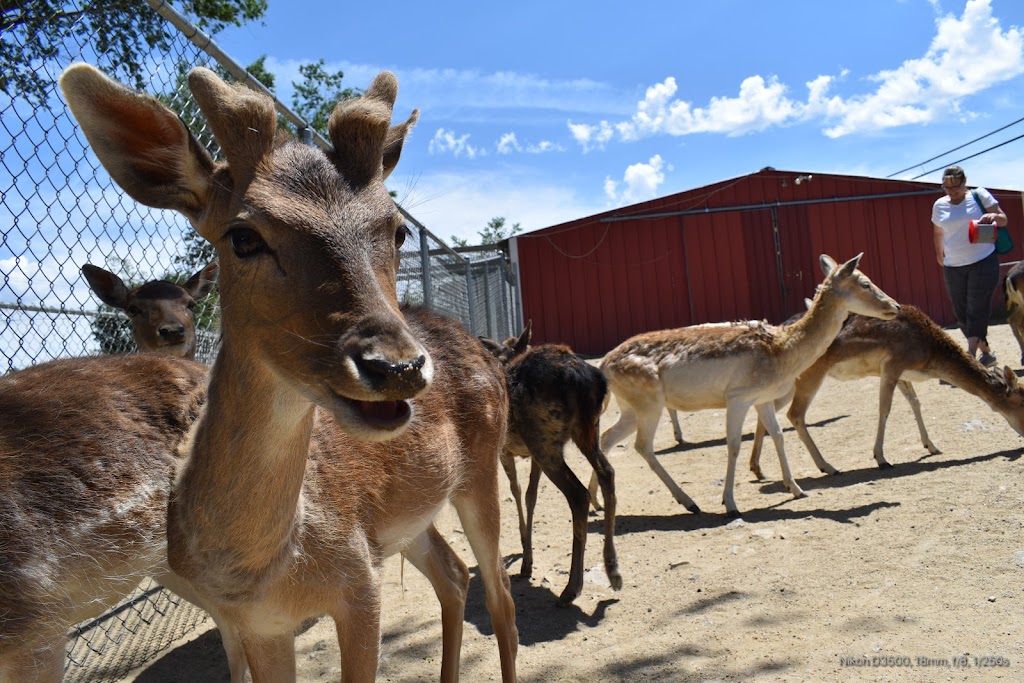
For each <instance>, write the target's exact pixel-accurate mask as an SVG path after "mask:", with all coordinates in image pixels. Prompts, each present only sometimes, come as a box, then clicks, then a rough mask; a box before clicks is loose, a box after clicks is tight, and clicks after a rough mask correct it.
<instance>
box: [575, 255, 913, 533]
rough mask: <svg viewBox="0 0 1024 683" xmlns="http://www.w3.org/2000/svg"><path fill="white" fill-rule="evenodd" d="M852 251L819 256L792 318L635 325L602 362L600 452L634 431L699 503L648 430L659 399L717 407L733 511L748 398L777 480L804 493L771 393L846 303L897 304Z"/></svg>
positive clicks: (830, 334)
mask: <svg viewBox="0 0 1024 683" xmlns="http://www.w3.org/2000/svg"><path fill="white" fill-rule="evenodd" d="M861 256H862V255H857V256H855V257H854V258H852V259H850V260H849V261H847V262H846V263H844V264H843V265H841V266H837V265H836V263H835V261H833V260H832V259H831V258H830V257H828V256H826V255H822V256H821V267H822V270H824V272H825V274H826V277H825V280H824V282H822V284H821V285H819V286H818V290H817V292H816V293H815V296H814V300H813V301H812V303H811V308H810V310H808V311H807V313H806V314H805V315H804V317H803V318H802V319H800V320H799V321H798V322H796V323H794V324H792V325H789V326H783V327H776V326H772V325H767V324H765V323H762V322H753V321H752V322H739V323H726V324H710V325H694V326H691V327H684V328H679V329H674V330H662V331H658V332H647V333H644V334H640V335H637V336H635V337H633V338H631V339H628V340H626V341H625V342H623V343H622V344H620V345H619V346H617V347H615V348H614V349H612V350H611V351H610V352H609V353H608V354H607V355H606V356H605V357H604V360H603V361H602V362H601V369H602V370H603V371H604V373H605V376H607V377H608V384H609V388H610V389H611V391H612V394H613V395H614V396H615V398H616V400H617V401H618V404H619V407H620V409H621V411H622V414H621V416H620V417H619V420H618V422H616V423H615V424H614V425H612V427H611V428H610V429H608V430H607V431H606V432H605V433H604V434H602V436H601V450H603V451H604V452H608V450H609V449H610V448H611V447H613V446H614V445H615V444H616V443H618V442H619V441H621V440H622V439H623V438H625V437H626V436H627V435H628V434H630V433H632V432H634V431H635V432H636V435H637V436H636V444H635V445H636V449H637V451H639V453H640V454H641V455H642V456H643V457H644V459H645V460H646V461H647V464H648V465H649V466H650V468H651V469H653V470H654V471H655V473H656V474H657V475H658V476H659V477H660V478H661V480H662V481H663V482H664V483H665V485H666V486H667V487H668V489H669V491H671V492H672V494H673V496H674V497H675V499H676V501H677V502H679V503H681V504H683V505H685V506H686V508H687V509H688V510H690V511H691V512H695V513H696V512H700V509H699V508H698V507H697V505H696V504H695V503H694V502H693V500H692V499H691V498H690V497H689V496H687V495H686V494H685V493H684V492H683V490H682V489H681V488H680V487H679V485H678V484H676V482H675V481H674V480H673V479H672V478H671V477H670V476H669V474H668V473H667V472H666V471H665V469H664V468H663V467H662V466H661V464H660V463H659V462H658V461H657V459H656V458H655V456H654V448H653V443H654V431H655V429H656V428H657V425H658V418H659V417H660V416H661V412H662V410H663V409H664V408H665V407H666V406H667V407H669V408H671V409H673V410H686V411H694V410H705V409H708V408H725V415H726V417H725V423H726V447H727V451H728V465H727V469H726V477H725V492H724V495H723V503H724V504H725V508H726V511H727V512H728V514H729V515H730V516H738V515H739V510H738V509H737V508H736V502H735V500H734V498H733V487H734V483H735V478H736V459H737V457H738V455H739V449H740V440H741V437H742V428H743V420H744V418H745V417H746V414H747V411H748V410H749V409H750V407H751V406H753V407H754V408H755V409H756V410H757V414H758V417H759V418H760V419H761V421H762V422H764V424H765V426H766V427H767V429H768V433H769V434H771V435H772V440H773V442H774V443H775V449H776V451H777V452H778V456H779V465H780V466H781V468H782V477H783V481H784V482H785V484H786V487H787V488H788V489H789V491H790V493H792V494H793V496H794V497H796V498H800V497H803V496H804V495H805V494H804V492H803V490H801V488H800V486H799V485H798V484H797V483H796V480H795V479H793V475H792V473H791V472H790V470H789V464H788V462H787V460H786V455H785V450H784V448H783V442H782V430H781V429H780V428H779V423H778V421H777V420H776V419H775V401H776V400H778V399H780V398H783V397H785V396H786V395H788V394H789V393H790V392H791V391H792V390H793V384H794V382H795V381H796V378H797V377H798V376H799V375H800V374H801V373H802V372H804V371H805V370H806V369H807V368H808V367H810V366H811V365H812V364H813V363H814V361H815V360H817V358H818V357H819V356H821V355H822V354H823V353H825V350H826V349H827V348H828V346H829V344H830V343H831V342H832V340H833V339H834V338H835V336H836V334H838V333H839V330H840V328H841V327H842V325H843V321H844V320H845V319H846V317H847V315H849V313H850V312H854V313H861V314H863V315H870V316H874V317H879V318H892V317H894V316H895V315H896V313H897V311H898V310H899V304H897V303H896V302H895V301H893V300H892V299H891V298H889V297H888V296H887V295H886V294H885V293H884V292H882V291H881V290H880V289H878V287H876V286H875V285H874V284H873V283H872V282H871V281H870V280H869V279H868V278H867V276H865V275H864V274H863V273H861V272H860V271H859V270H857V264H858V263H859V262H860V258H861ZM591 481H592V483H593V479H592V480H591Z"/></svg>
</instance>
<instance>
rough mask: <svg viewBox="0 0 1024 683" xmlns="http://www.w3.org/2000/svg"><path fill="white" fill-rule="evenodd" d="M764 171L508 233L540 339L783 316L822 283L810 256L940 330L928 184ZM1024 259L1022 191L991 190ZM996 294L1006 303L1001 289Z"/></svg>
mask: <svg viewBox="0 0 1024 683" xmlns="http://www.w3.org/2000/svg"><path fill="white" fill-rule="evenodd" d="M803 175H806V174H803V173H797V172H792V171H778V170H774V169H765V170H763V171H759V172H758V173H754V174H751V175H748V176H743V177H741V178H736V179H732V180H729V181H725V182H722V183H717V184H715V185H710V186H707V187H703V188H698V189H695V190H690V191H688V192H683V193H680V194H676V195H672V196H670V197H664V198H661V199H657V200H654V201H651V202H646V203H644V204H638V205H634V206H630V207H626V208H624V209H619V210H616V211H614V212H609V213H605V214H599V215H596V216H590V217H587V218H582V219H579V220H577V221H573V222H571V223H565V224H562V225H559V226H554V227H552V228H547V229H544V230H538V231H535V232H531V233H527V234H525V235H520V236H518V237H515V238H513V239H514V240H515V252H516V254H517V261H518V267H519V277H520V287H521V292H522V299H523V316H524V319H532V320H533V339H534V342H535V343H543V342H561V343H566V344H569V345H570V346H572V347H573V348H574V349H575V350H576V351H578V352H579V353H583V354H593V355H599V354H603V353H605V352H606V351H608V350H609V349H611V348H612V347H614V346H615V345H617V344H618V343H619V342H621V341H623V340H624V339H626V338H627V337H630V336H632V335H634V334H637V333H639V332H643V331H645V330H654V329H664V328H670V327H681V326H684V325H691V324H696V323H702V322H716V321H725V320H742V319H766V320H769V321H771V322H781V321H782V320H784V319H786V318H787V317H789V316H790V315H792V314H793V313H796V312H798V311H800V310H803V308H804V303H803V301H804V298H805V297H811V296H812V295H813V294H814V288H815V287H816V286H817V284H818V283H819V282H820V281H821V279H822V273H821V270H820V268H819V266H818V257H819V255H820V254H822V253H826V254H829V255H831V256H833V257H834V258H836V259H837V260H845V259H848V258H850V257H851V256H853V255H855V254H857V253H859V252H864V259H863V260H862V261H861V269H862V270H863V271H864V272H865V273H867V274H868V275H869V276H870V277H871V279H872V280H873V281H874V282H875V283H876V284H878V285H879V286H880V287H881V288H882V289H883V290H885V291H886V292H887V293H888V294H890V295H891V296H893V297H894V298H896V299H897V300H898V301H901V302H904V303H912V304H914V305H916V306H919V307H920V308H921V309H923V310H924V311H925V312H926V313H928V314H929V315H930V316H932V317H933V318H935V319H936V320H937V321H938V322H939V323H940V324H943V325H948V324H951V323H952V322H953V321H954V318H953V312H952V308H951V306H950V304H949V301H948V299H947V297H946V292H945V288H944V285H943V282H942V272H941V269H940V268H939V266H938V264H936V262H935V252H934V247H933V244H932V230H931V222H930V217H931V206H932V203H933V202H934V201H935V199H937V198H938V197H939V196H941V189H940V188H939V186H938V185H936V184H927V183H916V182H906V181H894V180H882V179H877V178H864V177H856V176H835V175H818V174H815V175H814V176H813V179H811V180H810V181H804V182H802V183H801V184H797V183H796V182H795V180H796V178H797V177H798V176H803ZM989 189H990V190H991V191H992V192H993V194H994V195H995V196H996V198H997V199H998V200H999V202H1000V205H1001V206H1002V207H1003V210H1004V211H1005V212H1006V213H1007V215H1008V217H1009V219H1010V226H1011V232H1012V233H1013V234H1014V238H1015V242H1016V246H1015V248H1014V251H1013V252H1011V253H1010V254H1006V255H1004V256H1002V257H1001V261H1003V262H1004V263H1006V262H1013V261H1016V260H1018V259H1020V258H1021V257H1022V254H1024V230H1022V229H1021V228H1022V226H1024V204H1022V196H1021V193H1019V192H1016V191H1010V190H992V188H989ZM995 300H996V301H997V302H998V303H1001V301H1002V293H1001V291H997V292H996V296H995Z"/></svg>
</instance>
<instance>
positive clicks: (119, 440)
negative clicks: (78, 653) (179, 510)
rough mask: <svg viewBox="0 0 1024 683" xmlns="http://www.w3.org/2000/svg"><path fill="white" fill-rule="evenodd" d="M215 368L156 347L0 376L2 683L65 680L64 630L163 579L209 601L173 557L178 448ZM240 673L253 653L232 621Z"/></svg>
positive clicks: (233, 663) (232, 654)
mask: <svg viewBox="0 0 1024 683" xmlns="http://www.w3.org/2000/svg"><path fill="white" fill-rule="evenodd" d="M206 379H207V371H206V367H205V366H202V365H199V364H197V363H193V362H191V361H186V360H182V359H180V358H172V357H168V356H161V355H156V354H132V355H127V356H103V357H91V358H79V359H66V360H59V361H53V362H50V363H43V364H40V365H37V366H34V367H31V368H28V369H25V370H21V371H19V372H15V373H11V374H9V375H6V376H4V377H0V606H2V607H0V681H4V682H5V683H25V682H28V681H39V682H43V681H47V682H50V683H53V682H56V681H60V680H61V678H62V677H63V674H64V662H65V654H64V648H65V642H66V634H67V633H68V631H69V630H70V629H71V627H72V626H74V625H75V624H77V623H80V622H82V621H85V620H87V619H92V618H95V617H97V616H99V615H100V614H102V613H103V612H105V611H106V610H108V609H109V608H111V607H113V606H114V605H116V604H117V603H118V602H119V601H120V600H121V599H122V598H123V597H124V596H125V595H127V594H128V593H129V592H131V590H132V589H134V588H135V587H136V586H137V585H138V584H139V582H140V581H142V580H143V579H145V578H146V577H152V578H154V579H155V580H156V581H158V582H159V583H161V584H162V585H164V586H166V587H168V588H171V589H172V590H174V591H175V592H176V593H178V594H179V595H182V596H183V597H185V598H187V599H189V600H191V601H192V602H195V603H197V604H199V605H201V606H203V607H206V608H207V609H209V610H210V611H211V613H212V614H213V616H214V619H215V620H216V621H217V622H218V624H219V625H221V626H224V624H223V623H222V621H221V620H220V619H219V617H218V615H217V613H216V610H215V608H213V607H212V606H210V605H208V604H207V603H204V602H203V601H202V600H201V599H200V598H199V597H198V596H197V595H196V594H195V593H193V592H192V590H191V588H190V587H189V586H188V584H187V583H185V582H183V581H182V580H181V579H180V578H179V577H176V576H174V575H173V574H172V573H171V572H170V569H169V568H168V564H167V538H166V519H167V499H168V496H169V493H170V489H171V481H172V477H173V471H174V468H175V466H176V465H177V464H179V460H178V455H177V452H176V449H177V446H178V444H179V442H180V441H181V439H182V436H183V435H184V434H185V433H186V432H187V431H188V429H189V428H190V427H191V426H192V424H193V423H194V422H195V420H196V418H197V416H198V414H199V412H200V410H201V408H202V405H203V403H204V401H205V400H206ZM223 640H224V646H225V649H226V650H227V651H228V661H229V665H230V667H231V673H232V680H233V681H235V682H236V683H240V682H241V681H242V680H243V679H244V674H245V657H244V655H243V653H242V651H241V649H240V648H239V647H238V646H237V639H236V638H234V637H233V635H232V632H231V631H230V630H229V629H226V628H225V629H223Z"/></svg>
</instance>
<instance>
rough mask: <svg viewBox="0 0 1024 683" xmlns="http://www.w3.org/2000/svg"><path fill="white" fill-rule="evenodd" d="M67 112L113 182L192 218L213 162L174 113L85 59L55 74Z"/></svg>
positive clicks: (149, 202)
mask: <svg viewBox="0 0 1024 683" xmlns="http://www.w3.org/2000/svg"><path fill="white" fill-rule="evenodd" d="M60 87H61V90H62V91H63V93H64V99H65V100H67V103H68V106H69V107H70V108H71V113H73V114H74V115H75V118H76V119H77V120H78V124H79V125H80V126H81V128H82V132H83V133H85V137H86V139H87V140H88V141H89V145H90V146H91V147H92V149H93V151H94V152H95V153H96V156H97V157H99V160H100V162H101V163H102V164H103V167H104V168H106V169H107V172H108V173H110V176H111V177H112V178H113V179H114V181H115V182H116V183H117V184H118V185H120V186H121V188H122V189H123V190H124V191H125V192H127V193H128V194H129V195H130V196H131V197H132V198H133V199H135V200H136V201H138V202H140V203H142V204H145V205H146V206H152V207H154V208H158V209H175V210H176V211H180V212H181V213H182V214H184V215H185V216H186V217H187V218H189V219H190V220H191V221H192V222H193V223H194V222H195V221H196V219H197V218H198V216H199V214H200V212H201V211H202V209H203V207H204V206H205V205H206V202H207V198H208V196H209V193H210V189H211V176H212V174H213V170H214V162H213V159H212V158H211V157H210V155H209V153H207V151H206V150H205V149H203V148H202V146H200V145H199V143H197V142H196V141H195V139H194V138H193V137H192V134H191V133H190V132H189V130H188V128H186V127H185V124H184V123H182V122H181V121H180V120H179V119H178V117H177V116H176V115H175V114H174V113H173V112H172V111H171V110H170V109H168V108H167V107H165V106H164V105H163V104H162V103H161V102H160V101H158V100H157V99H156V98H154V97H150V96H148V95H143V94H140V93H137V92H135V91H133V90H129V89H128V88H126V87H124V86H123V85H121V84H120V83H117V82H115V81H113V80H111V79H110V78H108V77H107V76H105V75H104V74H103V73H101V72H100V71H99V70H97V69H95V68H94V67H91V66H89V65H88V64H73V65H72V66H69V67H68V68H67V69H65V70H64V73H63V74H62V75H61V77H60Z"/></svg>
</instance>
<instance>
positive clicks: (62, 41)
mask: <svg viewBox="0 0 1024 683" xmlns="http://www.w3.org/2000/svg"><path fill="white" fill-rule="evenodd" d="M177 9H178V10H179V11H181V12H182V13H184V14H185V15H187V16H188V17H189V18H190V19H191V20H192V21H193V22H194V23H195V24H196V25H197V26H198V27H199V28H201V29H202V30H204V31H205V32H207V33H210V34H216V33H218V32H219V31H221V30H223V29H224V28H227V27H228V26H242V25H243V24H246V23H248V22H251V21H255V20H258V19H260V18H262V17H263V14H264V12H266V9H267V3H266V0H181V2H180V4H178V7H177ZM176 35H177V32H176V29H175V28H174V27H173V26H171V25H170V24H169V23H168V22H167V21H166V20H165V19H164V18H163V17H161V16H160V15H159V14H157V13H156V12H153V11H149V10H148V8H147V7H145V6H144V5H142V6H140V3H139V0H78V2H70V1H69V0H3V2H2V3H0V65H2V66H0V91H3V92H4V93H6V94H7V95H8V96H10V97H12V98H14V97H24V98H26V99H28V100H29V101H30V102H32V103H34V104H36V105H41V104H43V103H44V102H45V101H46V98H47V94H48V92H49V91H50V88H51V86H52V83H51V82H50V80H49V78H48V77H47V75H46V74H47V71H46V70H45V69H40V68H39V66H40V63H42V62H46V61H50V60H63V61H71V59H72V58H74V57H76V56H77V53H72V52H70V51H69V50H68V47H67V46H68V44H69V41H71V42H77V43H78V44H83V45H84V44H90V45H91V46H92V47H93V49H95V51H96V53H97V54H100V55H103V56H104V58H105V59H106V60H107V64H106V66H107V67H108V68H109V70H110V71H111V72H113V73H117V74H118V75H119V76H121V77H122V78H124V80H127V81H130V82H133V83H134V85H135V87H137V88H139V89H144V87H145V85H146V83H145V81H144V79H143V75H144V71H143V63H144V61H145V58H146V56H147V55H149V54H150V53H151V52H152V51H154V50H161V51H166V50H168V49H169V48H170V45H171V41H172V39H173V38H174V37H175V36H176Z"/></svg>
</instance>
